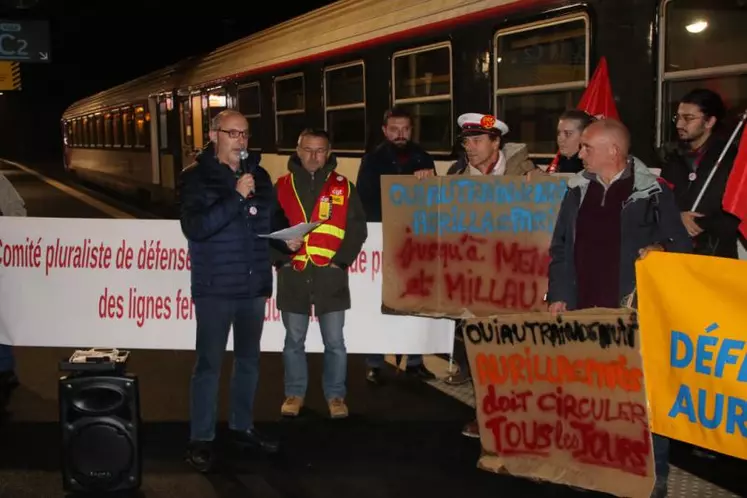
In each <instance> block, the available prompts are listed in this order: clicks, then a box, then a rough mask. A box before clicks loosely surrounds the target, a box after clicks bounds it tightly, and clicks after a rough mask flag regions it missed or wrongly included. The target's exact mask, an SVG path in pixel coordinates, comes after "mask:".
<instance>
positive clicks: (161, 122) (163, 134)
mask: <svg viewBox="0 0 747 498" xmlns="http://www.w3.org/2000/svg"><path fill="white" fill-rule="evenodd" d="M170 98H171V97H166V98H165V99H162V100H160V101H159V102H158V140H159V142H161V149H168V148H169V106H168V101H167V100H166V99H170Z"/></svg>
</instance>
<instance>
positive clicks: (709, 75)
mask: <svg viewBox="0 0 747 498" xmlns="http://www.w3.org/2000/svg"><path fill="white" fill-rule="evenodd" d="M661 13H662V15H661V18H660V23H661V26H660V31H661V33H662V36H660V39H659V88H658V96H657V97H658V106H657V113H658V116H659V119H658V123H659V126H657V144H658V145H661V144H662V143H663V142H668V141H671V140H674V139H676V136H675V127H674V124H673V123H672V119H671V118H672V116H673V115H674V114H675V112H676V110H677V105H678V102H679V100H680V99H681V98H682V97H683V96H684V95H685V94H686V93H687V92H689V91H690V90H693V89H695V88H709V89H711V90H713V91H715V92H717V93H719V94H720V95H721V98H723V100H724V103H725V104H726V106H727V110H728V111H727V116H726V119H725V122H724V123H725V128H728V129H731V128H732V127H733V126H735V125H736V121H737V119H738V115H739V113H740V112H741V111H743V110H744V109H745V107H747V52H746V51H745V50H744V47H745V46H747V31H746V30H745V29H744V26H746V25H747V2H745V1H744V0H664V1H663V2H662V9H661Z"/></svg>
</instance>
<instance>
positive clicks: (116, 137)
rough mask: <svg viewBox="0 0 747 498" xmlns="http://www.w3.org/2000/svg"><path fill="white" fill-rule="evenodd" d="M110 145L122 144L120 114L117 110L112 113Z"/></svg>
mask: <svg viewBox="0 0 747 498" xmlns="http://www.w3.org/2000/svg"><path fill="white" fill-rule="evenodd" d="M112 145H113V146H114V147H121V146H122V114H121V113H120V112H119V110H117V111H114V112H113V113H112Z"/></svg>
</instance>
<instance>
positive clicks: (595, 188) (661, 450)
mask: <svg viewBox="0 0 747 498" xmlns="http://www.w3.org/2000/svg"><path fill="white" fill-rule="evenodd" d="M629 149H630V134H629V133H628V130H627V128H626V127H625V126H624V125H623V124H622V123H620V122H619V121H615V120H610V119H607V120H601V121H597V122H595V123H593V124H591V125H589V127H588V128H586V129H585V130H584V132H583V134H582V135H581V150H580V152H579V157H580V158H581V160H582V161H583V163H584V170H583V171H581V172H579V173H577V174H576V175H575V176H574V177H573V178H571V180H570V181H569V182H568V192H567V193H566V195H565V198H564V199H563V202H562V203H561V206H560V212H559V213H558V220H557V223H556V224H555V231H554V233H553V237H552V243H551V245H550V258H551V261H550V268H549V289H548V292H547V302H548V303H549V309H550V311H551V312H552V313H563V312H565V311H570V310H578V309H585V308H594V307H599V308H619V307H621V306H623V301H624V300H625V298H626V297H628V296H630V295H633V291H634V290H635V287H636V278H635V262H636V260H637V259H638V258H642V257H645V255H646V254H647V253H648V252H649V251H670V252H678V253H690V252H692V250H693V244H692V242H691V240H690V237H689V236H688V234H687V230H686V229H685V226H684V224H683V223H682V220H681V218H680V213H679V208H678V207H677V204H676V202H675V198H674V193H673V192H672V190H671V188H670V187H669V186H668V185H666V184H665V183H664V182H663V181H661V180H660V179H659V178H657V177H656V176H655V175H654V174H653V173H651V172H650V171H649V170H648V168H647V167H646V165H644V164H643V163H642V162H640V161H639V160H638V159H636V158H634V157H633V156H632V155H630V153H629ZM636 304H637V303H636V302H635V301H633V306H636ZM653 448H654V463H655V471H656V486H655V488H654V491H653V493H652V494H651V498H664V497H666V495H667V477H668V475H669V440H668V439H666V438H664V437H662V436H659V435H658V434H654V435H653Z"/></svg>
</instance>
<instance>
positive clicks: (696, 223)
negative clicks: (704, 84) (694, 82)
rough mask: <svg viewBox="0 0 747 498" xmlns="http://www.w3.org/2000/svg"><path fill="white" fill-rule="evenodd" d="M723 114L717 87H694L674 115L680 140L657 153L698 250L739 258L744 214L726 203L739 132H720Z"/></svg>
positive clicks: (682, 100) (702, 252) (714, 254)
mask: <svg viewBox="0 0 747 498" xmlns="http://www.w3.org/2000/svg"><path fill="white" fill-rule="evenodd" d="M725 114H726V108H725V106H724V102H723V100H722V99H721V97H720V96H719V95H718V94H717V93H715V92H713V91H712V90H708V89H704V88H696V89H694V90H692V91H690V92H689V93H687V94H686V95H685V96H684V97H682V99H681V100H680V102H679V105H678V107H677V114H675V116H674V117H673V122H674V124H675V126H676V127H677V137H678V140H677V142H675V143H674V144H667V145H665V146H664V147H662V149H661V150H660V152H659V156H660V161H661V177H662V178H663V179H665V180H666V181H667V182H669V183H670V184H673V186H674V194H675V198H676V200H677V204H678V206H679V208H680V211H681V216H682V222H683V223H684V225H685V227H686V228H687V232H688V233H689V234H690V237H692V239H693V242H694V243H695V253H696V254H702V255H707V256H719V257H722V258H732V259H738V258H739V250H738V247H737V240H738V238H739V235H738V234H739V232H738V228H739V224H740V219H739V218H738V217H737V216H735V215H734V214H732V213H731V212H727V211H725V210H724V207H723V203H724V193H725V190H726V185H727V181H728V180H729V177H730V173H731V171H732V167H733V165H734V159H735V156H736V147H732V143H733V139H734V137H735V134H732V137H731V140H729V141H727V140H725V139H724V138H722V137H721V136H720V135H719V133H718V132H719V131H720V128H721V127H722V122H723V119H724V116H725ZM735 131H736V130H735ZM714 170H715V171H714Z"/></svg>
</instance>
